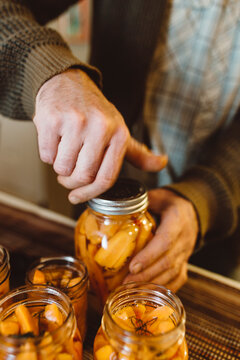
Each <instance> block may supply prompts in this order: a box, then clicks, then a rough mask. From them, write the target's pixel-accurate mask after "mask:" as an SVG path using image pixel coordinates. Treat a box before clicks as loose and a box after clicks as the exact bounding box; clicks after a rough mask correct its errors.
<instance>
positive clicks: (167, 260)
mask: <svg viewBox="0 0 240 360" xmlns="http://www.w3.org/2000/svg"><path fill="white" fill-rule="evenodd" d="M171 265H172V261H171V259H170V257H169V255H165V256H164V258H163V260H162V268H163V269H164V270H168V269H170V268H171Z"/></svg>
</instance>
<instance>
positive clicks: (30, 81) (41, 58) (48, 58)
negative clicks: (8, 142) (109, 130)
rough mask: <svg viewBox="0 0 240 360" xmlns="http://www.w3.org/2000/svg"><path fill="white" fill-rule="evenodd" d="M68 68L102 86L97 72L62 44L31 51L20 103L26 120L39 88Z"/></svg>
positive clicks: (42, 46) (30, 115) (30, 116)
mask: <svg viewBox="0 0 240 360" xmlns="http://www.w3.org/2000/svg"><path fill="white" fill-rule="evenodd" d="M70 68H78V69H81V70H83V71H84V72H86V73H87V74H88V76H89V77H90V78H91V79H92V80H93V81H94V82H95V83H96V84H97V86H99V87H101V86H102V81H101V73H100V72H99V70H98V69H96V68H95V67H93V66H91V65H87V64H84V63H83V62H81V61H80V60H79V59H77V58H76V57H75V56H74V55H73V54H72V53H71V51H70V49H69V48H68V47H67V46H66V45H65V44H64V43H63V45H62V44H45V45H41V46H39V47H35V48H34V49H32V51H31V52H30V54H29V55H28V57H27V59H26V66H25V74H24V85H23V92H22V101H21V102H22V104H23V110H24V113H25V114H26V115H27V118H28V119H31V118H32V117H33V115H34V108H35V99H36V96H37V93H38V90H39V89H40V88H41V86H42V85H43V84H44V83H45V82H46V81H47V80H49V79H50V78H52V77H53V76H55V75H57V74H60V73H62V72H64V71H66V70H67V69H70Z"/></svg>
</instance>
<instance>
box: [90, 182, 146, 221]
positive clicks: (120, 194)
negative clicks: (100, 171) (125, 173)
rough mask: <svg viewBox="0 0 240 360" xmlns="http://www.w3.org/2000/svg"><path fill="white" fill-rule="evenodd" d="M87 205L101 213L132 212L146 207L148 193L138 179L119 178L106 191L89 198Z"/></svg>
mask: <svg viewBox="0 0 240 360" xmlns="http://www.w3.org/2000/svg"><path fill="white" fill-rule="evenodd" d="M88 205H89V207H90V208H91V209H93V210H94V211H97V212H99V213H101V214H106V215H126V214H133V213H136V212H139V211H142V210H144V209H146V208H147V206H148V195H147V191H146V188H145V187H144V186H143V184H141V183H140V182H139V181H137V180H133V179H127V178H120V179H118V180H117V182H116V183H115V184H114V185H113V186H112V187H111V188H110V189H109V190H108V191H106V192H105V193H103V194H101V195H100V196H99V197H97V198H94V199H92V200H89V201H88Z"/></svg>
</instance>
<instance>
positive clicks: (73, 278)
mask: <svg viewBox="0 0 240 360" xmlns="http://www.w3.org/2000/svg"><path fill="white" fill-rule="evenodd" d="M26 284H27V285H37V284H38V285H48V286H53V287H56V288H58V289H60V290H61V291H63V292H64V293H65V294H66V295H68V297H69V298H70V300H71V302H72V305H73V308H74V311H75V316H76V320H77V326H78V329H79V331H80V334H81V337H82V339H84V338H85V335H86V315H87V290H88V271H87V268H86V266H85V265H84V263H83V262H82V261H80V260H78V259H75V258H73V257H72V256H59V257H51V258H41V259H40V260H39V261H36V262H35V263H33V264H32V265H31V266H30V268H29V269H28V271H27V274H26Z"/></svg>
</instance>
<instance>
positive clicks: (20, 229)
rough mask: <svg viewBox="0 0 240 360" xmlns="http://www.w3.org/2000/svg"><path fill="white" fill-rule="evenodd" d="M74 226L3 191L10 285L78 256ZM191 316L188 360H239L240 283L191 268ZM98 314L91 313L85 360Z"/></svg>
mask: <svg viewBox="0 0 240 360" xmlns="http://www.w3.org/2000/svg"><path fill="white" fill-rule="evenodd" d="M74 226H75V222H74V221H73V220H71V219H68V218H66V217H64V216H61V215H58V214H56V213H53V212H51V211H49V210H45V209H43V208H40V207H38V206H36V205H33V204H30V203H28V202H25V201H22V200H19V199H17V198H15V197H12V196H9V195H7V194H5V193H1V192H0V244H1V245H3V246H5V247H6V248H7V249H8V250H9V252H10V256H11V271H12V274H11V287H12V288H13V287H16V286H20V285H23V284H24V277H25V273H26V269H27V268H28V267H29V265H30V264H31V263H32V262H33V261H34V260H36V259H38V258H39V257H43V256H44V257H45V256H56V255H73V254H74V241H73V236H74ZM178 296H179V297H180V299H181V300H182V302H183V305H184V307H185V310H186V315H187V326H186V337H187V342H188V347H189V360H206V359H211V360H212V359H217V360H221V359H223V360H225V359H228V360H229V359H232V360H237V359H240V283H239V282H236V281H234V280H230V279H228V278H225V277H222V276H220V275H217V274H214V273H211V272H209V271H206V270H204V269H201V268H198V267H196V266H193V265H189V279H188V282H187V283H186V285H184V286H183V287H182V289H181V290H180V291H179V292H178ZM99 324H100V316H99V315H98V314H97V313H95V312H94V310H93V309H91V311H90V312H89V317H88V333H87V337H86V341H85V346H84V348H85V350H84V359H85V360H87V359H92V342H93V339H94V336H95V334H96V331H97V328H98V326H99Z"/></svg>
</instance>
